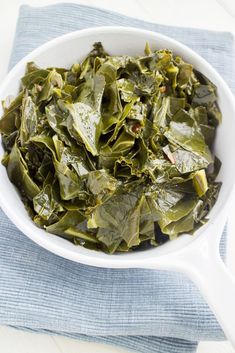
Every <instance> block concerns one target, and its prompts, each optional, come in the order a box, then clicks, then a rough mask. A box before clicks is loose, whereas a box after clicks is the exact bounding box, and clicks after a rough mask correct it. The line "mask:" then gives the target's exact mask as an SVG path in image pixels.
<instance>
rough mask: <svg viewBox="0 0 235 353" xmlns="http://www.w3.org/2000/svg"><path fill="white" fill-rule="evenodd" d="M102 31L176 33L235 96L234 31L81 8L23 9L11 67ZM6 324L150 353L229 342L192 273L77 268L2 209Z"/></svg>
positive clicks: (0, 313)
mask: <svg viewBox="0 0 235 353" xmlns="http://www.w3.org/2000/svg"><path fill="white" fill-rule="evenodd" d="M101 25H102V26H103V25H121V26H132V27H139V28H145V29H148V30H152V31H156V32H160V33H163V34H165V35H169V36H170V37H172V38H175V39H177V40H179V41H181V42H182V43H184V44H186V45H188V46H189V47H191V48H192V49H193V50H195V51H196V52H197V53H199V54H200V55H201V56H203V57H204V58H205V59H206V60H207V61H208V62H210V63H211V64H212V65H213V66H214V67H215V68H216V69H217V70H218V72H219V73H220V74H221V75H222V76H223V77H224V79H225V80H226V81H227V83H228V84H229V85H230V87H231V88H232V89H233V90H235V84H234V81H233V77H234V76H233V74H232V72H231V70H232V68H233V60H234V53H233V36H232V35H231V34H230V33H226V32H212V31H205V30H198V29H190V28H179V27H170V26H163V25H158V24H154V23H148V22H144V21H140V20H137V19H134V18H130V17H125V16H123V15H120V14H117V13H113V12H109V11H105V10H101V9H97V8H92V7H87V6H81V5H78V4H68V3H66V4H57V5H52V6H48V7H41V8H33V7H29V6H22V7H21V9H20V14H19V19H18V23H17V28H16V35H15V41H14V46H13V50H12V56H11V60H10V67H12V66H13V65H14V64H16V63H17V62H18V61H19V60H20V59H21V58H22V57H23V56H24V55H26V54H27V53H29V52H30V51H32V50H33V49H34V48H36V47H38V46H39V45H41V44H43V43H44V42H46V41H48V40H50V39H52V38H55V37H57V36H59V35H62V34H64V33H67V32H70V31H74V30H78V29H83V28H88V27H93V26H101ZM224 233H226V230H225V231H224ZM224 244H225V242H224V241H223V242H222V245H221V252H222V253H223V254H224V252H225V246H224ZM0 324H2V325H9V326H14V327H17V328H19V329H24V330H29V331H35V332H46V333H48V334H59V335H64V336H68V337H73V338H76V339H82V340H88V341H97V342H103V343H108V344H114V345H118V346H123V347H126V348H128V349H130V350H134V351H136V352H142V353H192V352H195V351H196V349H197V342H198V341H200V340H223V339H224V334H223V332H222V330H221V328H220V327H219V325H218V323H217V321H216V319H215V317H214V315H213V313H212V312H211V311H210V309H209V308H208V305H207V304H206V303H205V302H204V300H203V298H202V297H201V295H200V293H199V291H198V289H197V288H196V287H195V286H194V284H193V283H192V282H191V281H190V280H189V279H188V278H186V277H185V276H184V275H182V274H180V273H173V272H163V271H154V270H141V269H124V270H123V269H121V270H119V269H101V268H95V267H90V266H86V265H82V264H77V263H73V262H71V261H69V260H66V259H63V258H60V257H58V256H56V255H54V254H52V253H50V252H48V251H47V250H45V249H43V248H41V247H39V246H38V245H36V244H34V243H33V242H32V241H31V240H29V239H28V238H27V237H26V236H25V235H23V234H22V233H21V232H20V231H19V230H17V229H16V227H15V226H14V225H13V224H12V223H11V222H10V221H9V219H8V218H7V217H6V216H5V215H4V214H3V212H2V211H0Z"/></svg>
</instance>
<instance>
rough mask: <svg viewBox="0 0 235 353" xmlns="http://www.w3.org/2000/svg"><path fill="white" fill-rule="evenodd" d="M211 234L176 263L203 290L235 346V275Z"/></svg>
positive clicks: (177, 259) (202, 292) (176, 260)
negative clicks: (223, 259)
mask: <svg viewBox="0 0 235 353" xmlns="http://www.w3.org/2000/svg"><path fill="white" fill-rule="evenodd" d="M208 235H209V236H208V237H204V239H202V241H201V242H200V241H199V242H195V244H194V246H192V248H191V249H188V250H187V251H185V252H184V254H183V256H179V257H178V256H176V258H175V261H174V262H175V264H176V267H178V270H180V271H181V272H184V273H185V274H187V275H188V276H189V277H190V279H191V280H192V281H193V282H194V283H195V284H196V285H197V287H198V288H199V289H200V291H201V294H202V295H203V297H204V298H205V300H206V301H207V303H208V305H209V307H210V308H211V310H212V311H213V313H214V314H215V317H216V319H217V320H218V322H219V324H220V326H221V328H222V329H223V331H224V333H225V336H226V337H227V339H228V340H229V341H230V342H231V343H232V345H233V347H234V348H235V277H234V276H233V275H232V273H231V272H230V271H229V269H228V268H227V267H226V265H225V264H224V262H223V261H222V259H221V257H220V254H219V246H218V245H219V244H218V243H217V244H216V242H215V241H213V240H212V236H211V234H208ZM195 245H196V246H195ZM177 257H178V258H177ZM177 265H178V266H177Z"/></svg>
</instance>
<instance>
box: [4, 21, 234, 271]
mask: <svg viewBox="0 0 235 353" xmlns="http://www.w3.org/2000/svg"><path fill="white" fill-rule="evenodd" d="M110 31H112V32H115V34H116V33H123V32H125V33H127V34H128V33H132V34H133V33H135V34H140V33H141V34H142V35H143V34H145V35H146V41H147V38H148V36H155V37H156V39H158V38H161V39H162V40H165V41H167V42H170V43H172V46H173V47H174V46H177V47H178V48H179V49H180V50H182V52H183V53H187V54H189V55H190V56H193V57H195V59H196V60H198V61H199V62H201V63H203V65H204V67H206V68H208V70H209V71H210V72H212V73H213V75H214V76H215V77H216V78H217V80H218V81H219V82H220V83H221V86H222V89H223V90H224V91H225V92H226V94H227V95H228V97H229V100H231V104H232V105H233V110H234V112H235V100H234V96H233V94H232V92H231V90H230V88H229V87H228V85H227V83H226V82H225V81H224V79H223V78H222V77H221V76H220V75H219V73H218V72H217V71H216V70H215V69H214V68H213V67H212V66H211V65H210V64H209V63H208V62H207V61H206V60H205V59H204V58H202V57H201V56H200V55H199V54H197V53H196V52H194V51H193V50H192V49H190V48H189V47H187V46H186V45H184V44H182V43H181V42H179V41H177V40H175V39H173V38H171V37H168V36H166V35H163V34H161V33H159V32H154V31H149V30H144V29H139V28H134V27H124V26H123V27H122V26H101V27H92V28H87V29H82V30H77V31H73V32H69V33H66V34H64V35H62V36H59V37H57V38H54V39H52V40H49V41H47V42H46V43H44V44H42V45H41V46H39V47H38V48H36V49H34V50H33V51H32V52H30V53H29V54H27V55H26V56H25V57H23V58H22V59H21V60H20V61H19V62H18V63H17V64H16V65H15V66H14V67H13V68H12V69H11V70H10V72H9V73H8V74H7V76H6V77H5V78H4V79H3V82H2V84H1V85H0V93H1V92H2V91H4V89H5V87H6V86H7V85H8V84H9V83H10V82H11V80H12V79H13V78H14V76H15V74H16V73H17V72H18V70H19V69H20V68H22V66H25V65H26V63H27V62H29V61H32V60H33V59H34V58H35V57H36V56H38V55H39V54H41V53H43V52H45V51H46V50H47V49H49V48H51V47H53V46H56V45H57V44H60V43H63V42H64V41H66V40H71V39H75V38H81V37H83V36H88V35H92V34H97V33H100V34H102V33H107V32H110ZM234 190H235V181H234V182H233V190H231V193H230V195H229V197H228V199H227V201H226V204H224V205H223V209H221V210H220V211H219V214H220V216H221V217H220V220H222V219H224V221H225V220H226V217H225V215H226V212H227V209H228V207H229V204H230V203H231V200H232V198H233V194H234ZM0 206H1V208H2V209H3V211H4V212H5V214H6V215H7V216H8V217H9V219H10V220H11V221H12V222H13V223H14V224H15V225H16V226H17V228H18V229H19V230H21V231H22V232H23V233H24V234H25V235H26V236H27V237H29V238H30V239H31V240H33V241H34V242H36V243H37V244H38V245H40V246H42V247H43V248H45V249H47V250H49V251H50V252H52V253H55V254H57V255H59V256H62V257H64V258H67V259H69V260H72V261H75V262H79V263H83V264H87V265H92V266H97V267H113V268H127V267H145V266H144V263H145V262H146V256H132V257H130V256H129V257H128V254H120V255H119V254H114V255H109V254H104V253H102V256H100V255H99V254H100V253H99V252H95V253H96V256H94V251H92V250H89V249H86V251H85V252H84V248H82V247H81V251H77V252H76V253H75V252H74V251H72V250H70V249H67V248H63V247H62V246H61V245H58V244H55V243H54V242H53V239H52V238H50V237H49V236H48V238H47V239H45V238H42V237H40V236H37V235H34V234H33V232H32V231H30V225H29V224H25V223H24V222H22V221H21V220H20V219H19V217H17V215H16V214H15V212H14V210H12V209H11V208H10V207H9V206H8V204H7V202H6V200H5V199H4V198H3V197H2V193H1V192H0ZM214 226H215V224H214V222H210V220H209V221H208V224H207V225H205V226H204V227H205V228H203V231H202V232H200V230H199V231H198V234H197V236H195V238H194V240H192V241H191V242H190V243H189V245H190V244H191V243H195V242H196V241H198V239H199V238H202V236H204V235H205V233H207V232H209V230H210V229H212V228H213V227H214ZM44 232H45V231H44ZM48 235H49V234H48ZM72 245H73V244H72ZM189 245H186V247H187V246H189ZM73 246H74V245H73ZM154 250H155V249H151V251H148V252H149V257H153V256H154V255H155V251H154ZM174 252H177V253H178V252H180V250H176V251H174ZM140 253H144V252H139V254H140ZM151 254H152V255H151ZM92 255H93V256H92ZM166 256H168V254H167V255H159V258H161V257H166Z"/></svg>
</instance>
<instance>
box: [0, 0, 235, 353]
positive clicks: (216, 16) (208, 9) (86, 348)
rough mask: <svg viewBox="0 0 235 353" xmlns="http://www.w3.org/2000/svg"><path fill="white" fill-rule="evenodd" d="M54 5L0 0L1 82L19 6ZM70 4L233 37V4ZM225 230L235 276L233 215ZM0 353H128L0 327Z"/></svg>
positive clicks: (205, 345) (206, 349)
mask: <svg viewBox="0 0 235 353" xmlns="http://www.w3.org/2000/svg"><path fill="white" fill-rule="evenodd" d="M71 1H72V0H71ZM56 2H67V1H66V0H62V1H60V0H57V1H54V0H28V1H24V0H8V1H4V0H2V1H1V2H0V33H1V36H0V53H1V56H0V80H1V79H3V77H4V76H5V75H6V73H7V67H8V61H9V56H10V52H11V47H12V42H13V38H14V31H15V26H16V20H17V15H18V10H19V6H20V5H21V4H30V5H32V6H44V5H49V4H53V3H56ZM73 2H77V3H81V4H86V5H91V6H97V7H101V8H104V9H110V10H113V11H118V12H120V13H123V14H125V15H129V16H133V17H137V18H140V19H144V20H147V21H152V22H157V23H162V24H171V25H178V26H191V27H197V28H205V29H215V30H227V31H230V32H233V33H234V34H235V1H234V0H218V1H216V0H177V1H176V0H163V1H162V0H81V1H73ZM234 64H235V63H234ZM234 79H235V78H234ZM234 204H235V202H234ZM228 226H229V242H228V266H229V267H230V269H231V270H232V272H233V273H234V274H235V217H234V216H233V214H232V212H231V214H230V215H229V224H228ZM0 270H1V269H0ZM0 352H2V353H94V352H95V353H118V352H119V353H121V352H123V353H125V352H126V353H127V350H124V349H121V348H120V349H119V348H116V347H110V346H105V345H102V344H94V343H87V342H80V341H75V340H72V339H68V338H64V337H56V336H48V335H43V334H33V333H26V332H22V331H18V330H15V329H13V328H7V327H3V326H2V327H1V326H0ZM179 353H180V352H179ZM197 353H235V350H234V349H233V348H232V347H231V345H230V344H229V343H228V342H201V343H200V344H199V347H198V351H197Z"/></svg>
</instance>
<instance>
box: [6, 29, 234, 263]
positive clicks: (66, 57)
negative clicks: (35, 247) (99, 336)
mask: <svg viewBox="0 0 235 353" xmlns="http://www.w3.org/2000/svg"><path fill="white" fill-rule="evenodd" d="M97 41H101V42H102V43H103V45H104V47H105V49H106V50H107V51H108V52H109V53H110V54H130V55H138V54H143V50H144V47H145V43H146V41H148V42H149V44H150V46H151V47H152V48H153V49H159V48H169V49H172V50H173V52H174V54H178V55H180V56H182V57H183V59H184V60H186V61H188V62H189V63H192V64H193V65H194V67H195V68H196V69H198V70H199V71H201V72H202V73H203V74H205V75H206V76H207V77H208V78H209V79H210V80H212V82H214V83H215V84H216V86H217V88H218V103H219V106H220V109H221V111H222V114H223V123H222V124H221V125H220V126H219V128H218V131H217V137H216V142H215V154H216V155H217V156H218V157H219V158H220V159H221V161H222V168H221V171H220V174H219V176H218V180H220V181H222V182H223V185H222V188H221V191H220V194H219V198H218V200H217V202H216V205H215V206H214V208H213V209H212V211H211V212H210V215H209V217H210V220H209V222H208V223H207V224H206V225H205V226H203V227H201V228H200V229H199V230H198V231H197V232H196V234H195V235H194V236H191V235H187V234H185V235H182V236H181V237H179V238H177V239H175V240H173V241H170V242H168V243H167V244H165V245H162V246H160V247H158V248H154V249H149V250H147V251H143V252H134V253H127V254H117V255H107V254H104V253H102V252H96V251H92V250H88V249H85V248H83V247H81V246H75V245H73V244H72V243H70V242H69V241H67V240H64V239H62V238H60V237H58V236H55V235H52V234H48V233H46V232H45V231H44V230H43V229H39V228H38V227H36V226H35V224H34V223H33V222H32V220H31V219H30V218H29V216H28V214H27V212H26V210H25V208H24V205H23V203H22V202H21V200H20V197H19V195H18V192H17V190H16V188H15V187H14V186H13V185H12V184H11V182H10V181H9V179H8V177H7V173H6V169H5V168H4V167H3V166H2V165H1V166H0V180H1V190H0V205H1V207H2V209H3V211H4V212H5V213H6V215H7V216H8V217H9V218H10V219H11V220H12V222H13V223H15V225H16V226H17V227H18V228H19V229H20V230H21V231H22V232H23V233H25V234H26V235H27V236H28V237H29V238H30V239H32V240H33V241H35V242H36V243H38V244H39V245H41V246H43V247H44V248H46V249H48V250H49V251H52V252H54V253H56V254H58V255H60V256H63V257H65V258H67V259H70V260H73V261H77V262H81V263H85V264H89V265H94V266H104V267H135V266H137V265H138V267H139V266H144V263H145V261H146V260H147V259H149V258H156V257H161V256H162V255H165V254H168V253H169V252H173V251H177V250H179V249H182V248H183V247H187V246H188V245H189V243H191V242H194V241H196V240H197V239H198V238H199V237H201V236H203V235H205V234H206V233H208V232H210V229H212V228H211V227H212V226H213V225H215V224H216V221H218V220H223V219H224V218H225V216H226V206H227V205H228V201H229V199H230V196H231V193H232V190H233V187H234V181H235V163H234V151H235V137H234V134H235V106H234V101H233V95H232V93H231V91H230V90H229V88H228V86H227V85H226V83H225V82H224V80H223V79H222V78H221V77H220V75H219V74H218V73H217V72H216V71H215V70H214V69H213V68H212V67H211V66H210V65H209V64H208V63H207V62H206V61H205V60H204V59H203V58H202V57H200V56H199V55H197V54H196V53H195V52H193V51H192V50H191V49H189V48H188V47H186V46H184V45H183V44H181V43H179V42H177V41H175V40H173V39H170V38H168V37H166V36H163V35H161V34H159V33H154V32H150V31H145V30H141V29H134V28H125V27H99V28H92V29H86V30H82V31H77V32H72V33H69V34H66V35H64V36H61V37H59V38H56V39H54V40H52V41H50V42H47V43H46V44H44V45H42V46H41V47H39V48H38V49H36V50H34V51H33V52H32V53H30V54H29V55H27V56H26V57H25V58H24V59H22V60H21V61H20V62H19V63H18V64H17V65H16V66H15V67H14V68H13V69H12V70H11V72H10V73H9V74H8V75H7V77H6V78H5V80H4V82H3V83H2V85H1V87H0V100H3V99H5V98H6V97H7V96H8V95H12V94H13V95H16V94H17V92H18V89H19V83H20V78H21V77H22V76H23V74H24V72H25V66H26V63H27V62H29V61H35V62H36V63H37V64H38V65H39V66H42V67H51V66H57V67H68V68H69V67H70V65H71V64H73V63H74V62H76V61H80V60H82V59H83V58H84V57H85V56H86V55H87V54H88V52H89V51H90V50H91V48H92V44H93V43H94V42H97ZM1 113H2V111H1V110H0V114H1ZM3 153H4V150H3V148H2V146H0V158H2V156H3Z"/></svg>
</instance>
